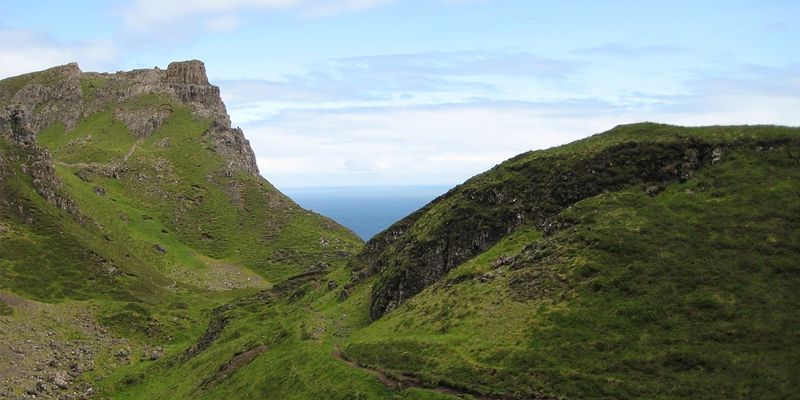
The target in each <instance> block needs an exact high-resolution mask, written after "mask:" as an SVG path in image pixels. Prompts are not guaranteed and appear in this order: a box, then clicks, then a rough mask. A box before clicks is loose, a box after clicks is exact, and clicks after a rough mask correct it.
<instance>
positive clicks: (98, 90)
mask: <svg viewBox="0 0 800 400" xmlns="http://www.w3.org/2000/svg"><path fill="white" fill-rule="evenodd" d="M11 81H12V82H11V83H10V84H9V83H7V84H6V85H0V101H3V100H5V101H4V102H5V103H7V104H13V105H15V106H16V107H18V108H20V109H21V110H23V112H24V113H25V114H26V115H27V116H28V118H29V120H30V125H31V129H32V130H33V131H34V132H39V131H41V130H43V129H46V128H48V127H50V126H52V125H54V124H63V125H64V127H65V130H66V131H69V130H72V129H73V128H74V127H75V126H76V124H77V123H78V121H79V120H81V119H82V118H86V117H88V116H91V115H92V114H95V113H97V112H100V111H102V110H105V109H107V108H108V107H109V106H110V105H114V104H116V105H120V104H123V103H126V102H130V101H131V100H132V99H135V98H137V97H140V96H143V95H163V96H166V97H168V98H170V99H173V100H175V101H178V102H181V103H183V104H187V105H189V106H190V107H192V110H193V114H194V115H195V116H196V117H197V118H201V119H208V120H211V121H212V124H211V125H210V127H209V129H208V130H207V132H205V134H204V135H206V136H208V138H209V139H211V140H212V141H213V143H214V149H215V151H216V152H217V153H219V154H220V155H222V156H223V157H224V158H225V160H226V171H225V173H226V174H228V175H231V174H233V173H235V172H237V171H241V172H245V173H247V174H249V175H252V176H258V175H259V171H258V165H257V164H256V160H255V155H254V153H253V150H252V148H251V147H250V143H249V142H248V141H247V139H245V137H244V134H243V132H242V131H241V129H239V128H234V127H232V126H231V121H230V117H229V116H228V114H227V110H226V108H225V104H224V103H223V102H222V98H221V96H220V92H219V87H217V86H214V85H211V84H210V83H209V81H208V77H207V75H206V70H205V65H204V64H203V62H202V61H198V60H191V61H182V62H173V63H170V64H169V66H168V67H167V69H166V70H162V69H159V68H154V69H143V70H134V71H121V72H117V73H114V74H109V73H97V72H85V73H84V72H81V70H80V68H79V67H78V65H77V64H75V63H72V64H67V65H64V66H59V67H54V68H51V69H48V70H46V71H42V72H38V73H32V74H26V75H21V76H19V77H14V78H11ZM114 114H115V117H116V118H117V119H119V120H120V121H122V122H123V123H125V125H126V126H127V128H128V129H129V130H130V131H131V132H132V133H134V134H135V135H136V136H138V137H140V138H144V137H147V136H149V135H150V134H151V133H152V132H153V131H155V130H156V129H158V128H159V127H160V126H161V124H162V122H163V121H164V119H165V118H167V117H168V116H169V114H170V110H169V107H160V106H159V105H155V106H152V107H139V108H123V107H115V109H114Z"/></svg>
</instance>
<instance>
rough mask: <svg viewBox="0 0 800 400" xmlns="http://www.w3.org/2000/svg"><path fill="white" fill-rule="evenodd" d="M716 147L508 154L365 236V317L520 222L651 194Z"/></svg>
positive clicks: (683, 144) (553, 224)
mask: <svg viewBox="0 0 800 400" xmlns="http://www.w3.org/2000/svg"><path fill="white" fill-rule="evenodd" d="M626 129H640V130H643V131H646V130H649V129H652V130H655V131H657V130H658V129H664V128H663V127H661V126H659V125H655V124H640V125H632V126H630V127H623V128H621V129H620V130H626ZM612 136H613V135H612ZM727 146H728V147H730V146H732V144H728V145H727ZM724 152H725V150H724V147H723V146H721V145H719V144H715V143H712V142H708V141H705V140H702V139H699V138H696V137H687V138H682V137H675V138H674V139H673V140H671V141H668V142H653V143H651V142H623V143H618V144H612V145H609V146H605V147H603V148H601V149H599V150H598V151H591V152H586V153H583V154H576V155H573V154H558V153H556V154H548V153H547V152H544V153H542V152H532V153H526V154H521V155H519V156H517V157H514V158H513V159H511V160H508V161H507V162H505V163H503V164H501V165H499V166H497V167H495V168H493V169H492V170H489V171H487V172H485V173H483V174H481V175H478V176H476V177H474V178H472V179H470V180H469V181H467V182H465V183H464V184H462V185H459V186H457V187H455V188H454V189H452V190H451V191H450V192H448V193H447V194H445V195H443V196H442V197H440V198H438V199H436V200H434V201H433V202H431V203H430V204H428V205H427V206H425V207H424V208H422V209H421V210H419V211H417V212H415V213H413V214H411V215H410V216H408V217H406V218H404V219H403V220H401V221H399V222H397V223H395V224H394V225H392V226H391V227H389V228H388V229H387V230H386V231H384V232H382V233H380V234H378V235H376V236H375V237H374V238H372V239H370V240H369V241H368V242H367V244H366V245H365V249H364V251H363V252H362V253H361V254H359V255H358V256H357V257H356V258H355V259H354V261H353V262H352V263H351V265H352V267H353V268H354V269H356V270H358V271H360V272H359V273H357V274H356V275H357V276H361V277H363V276H368V275H374V274H377V275H378V279H377V282H376V283H375V284H374V286H373V290H372V301H371V310H370V315H371V318H372V319H378V318H380V317H381V316H383V315H384V314H385V313H387V312H389V311H391V310H393V309H395V308H396V307H397V306H399V305H400V304H402V303H403V302H405V301H406V300H408V299H409V298H411V297H413V296H415V295H416V294H418V293H419V292H421V291H422V290H423V289H424V288H426V287H428V286H430V285H432V284H434V283H436V282H438V281H439V280H440V279H442V277H444V276H445V275H446V274H447V273H448V272H449V271H451V270H452V269H454V268H456V267H458V266H459V265H461V264H462V263H464V262H465V261H467V260H469V259H470V258H472V257H474V256H476V255H478V254H481V253H483V252H485V251H487V250H488V249H489V248H491V247H492V246H493V245H495V244H496V243H497V242H498V241H499V240H501V239H502V238H504V237H506V236H508V235H510V234H512V233H513V232H514V231H515V230H516V229H517V228H518V227H519V226H521V225H524V224H528V225H533V226H536V227H537V229H538V230H539V231H541V232H543V233H544V234H545V235H551V234H553V233H555V232H557V231H559V230H561V229H563V228H565V227H568V226H570V225H571V224H572V222H571V221H569V220H565V219H564V218H562V217H560V214H561V212H562V211H563V210H564V209H566V208H568V207H570V206H571V205H573V204H575V203H577V202H579V201H581V200H584V199H587V198H591V197H594V196H597V195H599V194H601V193H606V192H614V191H618V190H621V189H623V188H626V187H631V186H641V187H643V190H646V191H647V193H648V194H650V195H652V196H655V195H657V194H658V193H660V192H661V191H662V190H664V188H665V187H667V186H668V185H670V184H672V183H675V182H685V181H686V180H688V179H691V178H692V177H693V176H694V174H695V173H696V172H697V171H698V170H700V169H702V168H705V167H707V166H709V165H711V164H712V162H716V161H718V160H719V158H720V157H722V154H723V153H724ZM550 153H555V152H550Z"/></svg>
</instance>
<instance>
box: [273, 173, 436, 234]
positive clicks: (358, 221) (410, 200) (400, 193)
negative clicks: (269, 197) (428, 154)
mask: <svg viewBox="0 0 800 400" xmlns="http://www.w3.org/2000/svg"><path fill="white" fill-rule="evenodd" d="M449 189H450V186H434V185H430V186H427V185H426V186H358V187H302V188H282V189H281V191H282V192H283V193H285V194H286V195H287V196H289V197H291V198H292V199H293V200H294V201H296V202H297V203H298V204H300V205H301V206H302V207H303V208H306V209H310V210H312V211H314V212H317V213H320V214H322V215H325V216H327V217H330V218H333V219H334V220H335V221H336V222H338V223H340V224H342V225H344V226H346V227H348V228H350V229H351V230H352V231H353V232H355V233H356V234H357V235H358V236H360V237H361V238H362V239H364V240H368V239H369V238H371V237H372V236H374V235H375V234H377V233H379V232H381V231H383V230H384V229H386V228H388V227H389V226H390V225H392V224H393V223H394V222H396V221H399V220H400V219H402V218H403V217H405V216H406V215H408V214H411V213H412V212H414V211H416V210H417V209H419V208H420V207H422V206H424V205H425V204H428V203H429V202H430V201H431V200H433V199H435V198H436V197H438V196H439V195H441V194H444V193H445V192H447V191H448V190H449Z"/></svg>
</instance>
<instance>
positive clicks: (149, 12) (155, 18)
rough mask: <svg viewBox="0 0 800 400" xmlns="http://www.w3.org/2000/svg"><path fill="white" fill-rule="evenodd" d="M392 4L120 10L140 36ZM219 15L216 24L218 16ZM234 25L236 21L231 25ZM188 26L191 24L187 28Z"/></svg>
mask: <svg viewBox="0 0 800 400" xmlns="http://www.w3.org/2000/svg"><path fill="white" fill-rule="evenodd" d="M393 1H394V0H171V1H164V0H135V1H133V3H131V4H129V5H128V6H126V7H124V8H123V9H122V12H123V15H124V16H125V25H126V26H127V27H128V28H129V29H131V30H133V31H135V32H140V33H147V32H151V31H153V30H156V31H165V30H166V31H172V30H175V29H176V28H175V26H176V25H178V24H181V25H184V26H185V25H187V23H189V22H194V25H195V26H196V27H197V26H201V27H205V28H207V29H208V28H210V29H211V30H217V29H219V28H220V27H224V28H235V27H238V19H237V16H238V15H240V14H244V13H251V12H269V11H273V12H276V11H277V12H280V11H290V12H292V13H295V14H297V15H299V16H314V17H323V16H331V15H337V14H343V13H350V12H357V11H361V10H365V9H369V8H373V7H378V6H382V5H386V4H389V3H392V2H393ZM220 15H223V16H224V17H223V19H222V20H220V19H219V16H220ZM234 21H236V22H235V23H234ZM189 25H191V24H189Z"/></svg>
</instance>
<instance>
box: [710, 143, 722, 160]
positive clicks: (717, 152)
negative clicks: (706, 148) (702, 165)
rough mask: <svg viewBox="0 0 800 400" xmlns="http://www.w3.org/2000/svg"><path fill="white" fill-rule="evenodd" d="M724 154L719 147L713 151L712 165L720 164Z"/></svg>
mask: <svg viewBox="0 0 800 400" xmlns="http://www.w3.org/2000/svg"><path fill="white" fill-rule="evenodd" d="M723 154H724V151H723V150H722V148H721V147H717V148H715V149H714V150H712V151H711V164H716V163H718V162H719V160H720V159H722V155H723Z"/></svg>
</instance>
